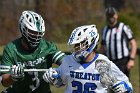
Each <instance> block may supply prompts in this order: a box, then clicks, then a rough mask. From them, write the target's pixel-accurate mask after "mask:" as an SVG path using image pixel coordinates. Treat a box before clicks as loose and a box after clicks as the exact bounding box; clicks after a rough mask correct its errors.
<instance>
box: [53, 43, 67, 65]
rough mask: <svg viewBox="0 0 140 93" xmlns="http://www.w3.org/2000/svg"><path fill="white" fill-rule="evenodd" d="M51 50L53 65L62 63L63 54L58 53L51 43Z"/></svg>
mask: <svg viewBox="0 0 140 93" xmlns="http://www.w3.org/2000/svg"><path fill="white" fill-rule="evenodd" d="M51 49H52V50H51V56H52V61H53V63H55V64H58V65H60V64H61V63H62V59H63V57H64V56H65V53H63V52H62V51H60V50H59V49H58V48H57V46H56V45H55V44H54V43H53V42H51Z"/></svg>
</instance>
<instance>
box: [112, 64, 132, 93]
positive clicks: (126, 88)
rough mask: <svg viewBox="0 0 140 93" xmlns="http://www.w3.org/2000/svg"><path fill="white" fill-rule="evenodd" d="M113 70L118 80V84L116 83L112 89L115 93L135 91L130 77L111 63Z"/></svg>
mask: <svg viewBox="0 0 140 93" xmlns="http://www.w3.org/2000/svg"><path fill="white" fill-rule="evenodd" d="M111 70H112V73H113V74H114V76H115V78H116V80H117V82H115V84H113V86H112V87H111V88H112V90H113V91H114V92H115V93H124V92H127V93H131V92H132V91H133V87H132V84H131V83H130V81H129V79H128V77H127V76H126V75H125V74H124V73H123V72H122V71H120V69H119V68H118V67H117V66H116V65H115V64H114V63H113V62H111Z"/></svg>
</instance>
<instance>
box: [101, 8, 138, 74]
mask: <svg viewBox="0 0 140 93" xmlns="http://www.w3.org/2000/svg"><path fill="white" fill-rule="evenodd" d="M105 12H106V20H107V25H106V26H105V27H104V28H103V30H102V35H101V47H100V51H102V52H104V53H105V54H106V55H107V56H108V58H109V59H110V60H112V61H113V62H114V63H115V64H116V65H117V66H118V67H119V68H120V70H121V71H122V72H124V74H126V75H127V76H128V77H129V72H130V70H131V68H132V67H133V66H134V59H135V56H136V50H137V44H136V41H135V39H134V36H133V33H132V31H131V29H130V27H129V26H128V25H125V23H123V22H118V13H117V11H116V9H115V8H114V7H109V8H106V11H105ZM129 45H130V47H131V49H129Z"/></svg>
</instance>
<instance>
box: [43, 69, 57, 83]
mask: <svg viewBox="0 0 140 93" xmlns="http://www.w3.org/2000/svg"><path fill="white" fill-rule="evenodd" d="M58 78H59V74H58V73H57V71H56V70H54V69H53V68H49V70H47V71H46V72H45V73H44V75H43V79H44V81H46V82H47V83H51V84H54V83H55V81H56V80H57V79H58Z"/></svg>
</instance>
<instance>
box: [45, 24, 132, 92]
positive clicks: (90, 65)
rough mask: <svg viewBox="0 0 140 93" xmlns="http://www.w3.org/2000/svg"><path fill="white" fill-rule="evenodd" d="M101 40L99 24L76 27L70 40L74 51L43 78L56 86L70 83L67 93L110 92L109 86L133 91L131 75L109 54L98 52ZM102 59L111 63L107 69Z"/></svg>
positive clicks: (114, 88)
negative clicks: (113, 60) (123, 70)
mask: <svg viewBox="0 0 140 93" xmlns="http://www.w3.org/2000/svg"><path fill="white" fill-rule="evenodd" d="M98 41H99V34H98V32H97V29H96V26H95V25H85V26H80V27H77V28H75V29H74V30H73V32H72V34H71V36H70V38H69V41H68V45H69V46H70V49H71V51H72V54H71V55H68V56H66V57H65V58H64V60H63V62H62V64H61V65H60V66H59V67H58V68H50V69H49V70H48V71H46V72H45V73H44V75H43V79H44V80H45V81H46V82H48V83H51V84H53V85H54V86H56V87H61V86H63V85H66V89H65V93H107V92H108V89H112V90H113V91H114V92H115V93H124V92H127V93H131V92H132V85H131V83H130V82H129V80H128V77H127V76H126V75H124V74H123V73H122V72H121V71H120V70H119V68H118V67H117V66H116V65H115V64H114V63H113V62H111V61H110V60H109V59H108V58H107V57H106V56H104V55H102V54H98V53H96V49H97V45H98ZM100 61H102V62H103V63H102V64H104V63H107V64H109V65H108V67H107V69H106V67H105V66H106V65H103V66H101V67H100V66H99V67H98V65H99V64H98V63H100ZM96 66H97V67H96ZM104 67H105V68H104Z"/></svg>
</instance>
